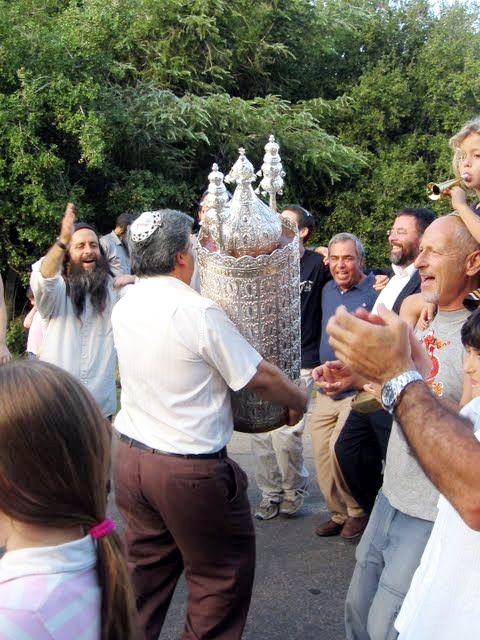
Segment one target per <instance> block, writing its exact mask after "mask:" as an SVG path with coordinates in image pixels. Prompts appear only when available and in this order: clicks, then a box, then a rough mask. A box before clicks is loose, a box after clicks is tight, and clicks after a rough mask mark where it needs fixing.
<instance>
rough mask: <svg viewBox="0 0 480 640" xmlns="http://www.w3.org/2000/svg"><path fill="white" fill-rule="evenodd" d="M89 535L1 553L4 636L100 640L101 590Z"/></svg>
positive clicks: (4, 639) (0, 625)
mask: <svg viewBox="0 0 480 640" xmlns="http://www.w3.org/2000/svg"><path fill="white" fill-rule="evenodd" d="M95 564H96V551H95V543H94V541H93V540H92V538H91V537H90V536H85V537H84V538H81V539H80V540H75V541H74V542H68V543H66V544H61V545H56V546H53V547H37V548H28V549H18V550H15V551H8V552H7V553H5V555H4V556H3V557H2V558H1V559H0V640H73V639H74V640H99V638H100V604H101V592H100V587H99V585H98V580H97V575H96V569H95Z"/></svg>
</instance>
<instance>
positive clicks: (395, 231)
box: [387, 229, 408, 238]
mask: <svg viewBox="0 0 480 640" xmlns="http://www.w3.org/2000/svg"><path fill="white" fill-rule="evenodd" d="M407 233H408V231H407V230H406V229H389V230H388V231H387V238H388V236H391V235H393V234H395V235H397V236H406V235H407Z"/></svg>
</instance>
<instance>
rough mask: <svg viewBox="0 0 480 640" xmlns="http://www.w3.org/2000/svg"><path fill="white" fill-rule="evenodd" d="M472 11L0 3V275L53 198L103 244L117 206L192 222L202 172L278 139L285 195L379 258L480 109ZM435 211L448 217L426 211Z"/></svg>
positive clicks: (19, 256)
mask: <svg viewBox="0 0 480 640" xmlns="http://www.w3.org/2000/svg"><path fill="white" fill-rule="evenodd" d="M477 16H478V10H477V7H476V5H475V4H474V3H473V2H467V3H465V2H462V3H460V2H458V3H457V4H454V5H453V6H445V7H443V8H442V10H441V11H440V13H438V14H436V13H434V12H433V11H432V9H431V8H430V6H429V4H428V2H427V0H404V1H400V2H392V1H390V2H388V1H387V0H353V1H350V0H323V2H320V1H317V2H312V1H311V0H260V1H259V2H255V3H251V2H247V1H246V0H228V2H227V1H226V0H190V1H189V2H186V1H184V0H162V2H158V0H111V1H110V2H108V3H106V2H104V1H103V0H102V1H101V0H55V1H53V0H17V1H16V2H12V1H11V0H0V65H1V66H0V68H1V70H2V73H1V74H0V220H1V224H2V230H3V233H2V234H1V235H0V256H1V258H0V270H1V271H3V272H4V273H5V271H6V267H7V265H8V266H9V267H10V269H13V270H14V271H15V272H16V273H17V274H18V275H19V276H20V277H22V278H23V279H24V281H25V279H26V276H27V272H28V269H29V265H30V263H31V262H32V260H33V259H35V258H36V257H37V256H39V255H41V254H42V252H43V251H44V250H45V248H46V247H47V246H49V244H50V243H51V241H52V239H53V238H54V236H55V233H56V225H57V224H58V221H59V219H60V216H61V213H62V211H63V208H64V206H65V202H66V201H67V200H69V199H70V200H73V201H74V202H75V203H76V205H77V208H78V212H79V215H80V216H81V217H82V218H83V219H87V220H90V221H93V222H94V224H95V225H96V226H97V227H98V229H99V230H100V231H101V232H104V231H107V230H109V229H110V228H111V226H112V223H113V221H114V219H115V217H116V216H117V215H118V213H119V212H121V211H123V210H127V209H128V210H134V211H139V210H142V209H146V208H151V207H160V206H173V207H178V208H182V209H184V210H189V211H194V210H195V208H196V202H197V201H198V197H199V194H200V193H201V192H202V191H203V189H204V188H205V186H206V178H207V175H208V172H209V170H210V168H211V165H212V163H213V162H218V163H219V165H220V168H221V169H222V170H223V171H224V172H227V171H228V170H229V168H230V166H231V165H232V164H233V162H234V161H235V159H236V157H237V149H238V147H240V146H243V147H245V148H246V150H247V155H248V156H249V158H250V160H251V161H252V162H253V163H254V165H255V166H256V167H259V166H260V163H261V160H262V156H263V146H264V145H265V143H266V141H267V139H268V136H269V135H270V134H271V133H274V134H275V136H276V138H277V139H278V140H279V142H280V144H281V155H282V160H283V163H284V166H285V169H286V171H287V176H286V188H285V194H284V196H283V197H284V201H285V202H286V201H297V202H301V203H302V204H304V205H305V206H306V207H308V208H310V209H311V210H312V211H313V212H314V214H315V215H316V217H317V220H318V222H319V224H318V229H317V238H318V240H319V241H321V242H325V241H327V240H328V237H329V236H330V235H331V234H333V233H335V232H337V231H340V230H349V231H353V232H354V233H357V234H358V235H359V236H360V237H361V238H362V239H363V240H364V242H365V244H366V248H367V256H368V261H369V264H370V265H371V266H383V265H384V263H385V261H386V254H387V251H386V243H385V236H384V233H383V232H384V231H385V230H386V229H387V228H388V226H389V225H390V220H391V215H392V212H393V211H394V210H396V209H397V208H399V207H401V206H428V204H430V202H429V201H428V200H427V199H426V195H425V189H424V185H425V184H426V183H427V182H428V181H430V180H431V179H445V178H447V177H449V176H450V175H451V168H450V150H449V148H448V138H449V137H450V135H451V134H452V133H454V132H455V131H456V130H457V129H458V128H459V127H460V126H461V125H462V124H463V122H464V121H465V120H466V119H468V118H469V117H471V116H473V115H476V114H477V113H478V112H479V108H478V100H479V97H478V96H479V91H478V89H479V87H478V84H479V82H480V73H479V71H480V69H479V65H480V55H479V54H480V51H479V47H480V36H479V33H478V22H477ZM432 206H434V207H435V209H436V210H437V211H439V212H445V210H446V208H447V205H446V204H445V203H437V204H435V205H432Z"/></svg>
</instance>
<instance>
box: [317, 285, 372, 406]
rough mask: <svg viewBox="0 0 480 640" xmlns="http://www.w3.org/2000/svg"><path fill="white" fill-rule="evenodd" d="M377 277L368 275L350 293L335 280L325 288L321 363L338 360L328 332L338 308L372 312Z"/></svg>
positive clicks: (323, 293)
mask: <svg viewBox="0 0 480 640" xmlns="http://www.w3.org/2000/svg"><path fill="white" fill-rule="evenodd" d="M374 282H375V276H373V275H368V276H367V277H366V278H365V280H364V281H363V282H361V283H360V284H357V285H354V286H353V287H352V288H351V289H348V291H345V292H342V290H341V289H340V288H339V287H338V286H337V285H336V284H335V281H334V280H330V282H327V284H326V285H325V286H324V287H323V292H322V338H321V341H320V362H322V363H323V362H326V361H327V360H336V357H335V353H334V352H333V349H332V347H331V346H330V345H329V344H328V334H327V332H326V329H325V328H326V326H327V322H328V321H329V319H330V318H331V316H333V314H334V313H335V311H336V309H337V307H338V306H340V305H341V304H343V305H344V306H345V307H346V308H347V309H348V311H355V309H357V308H358V307H364V308H365V309H367V311H370V310H371V309H372V307H373V304H374V302H375V300H376V298H377V296H378V291H375V289H374V288H373V283H374ZM351 393H352V391H348V390H346V391H343V392H342V393H340V394H338V397H337V396H336V397H335V399H336V400H337V399H339V398H343V397H345V396H347V395H349V394H351Z"/></svg>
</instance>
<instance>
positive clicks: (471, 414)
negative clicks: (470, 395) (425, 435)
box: [395, 398, 480, 640]
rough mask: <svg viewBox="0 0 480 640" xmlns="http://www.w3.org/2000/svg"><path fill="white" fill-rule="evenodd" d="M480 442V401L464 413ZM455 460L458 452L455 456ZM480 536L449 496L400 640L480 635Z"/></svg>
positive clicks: (400, 623)
mask: <svg viewBox="0 0 480 640" xmlns="http://www.w3.org/2000/svg"><path fill="white" fill-rule="evenodd" d="M460 414H461V415H464V416H466V417H467V418H469V420H470V421H471V422H472V424H473V425H474V430H475V431H476V433H475V435H476V437H477V439H479V440H480V431H477V429H479V428H480V398H474V399H473V400H472V401H471V402H469V403H468V404H467V405H466V406H465V407H464V408H463V409H462V410H461V411H460ZM452 455H455V452H452ZM479 601H480V531H474V530H473V529H470V527H469V526H468V525H467V524H465V522H464V521H463V520H462V518H461V517H460V515H459V514H458V512H457V511H456V510H455V509H454V508H453V506H452V505H451V504H450V502H448V500H447V499H446V498H445V497H444V496H442V495H441V496H440V498H439V501H438V516H437V519H436V520H435V524H434V525H433V529H432V533H431V534H430V538H429V540H428V543H427V546H426V547H425V551H424V552H423V555H422V559H421V562H420V565H419V567H418V569H417V570H416V572H415V574H414V576H413V579H412V583H411V585H410V588H409V590H408V593H407V595H406V597H405V600H404V602H403V606H402V608H401V610H400V613H399V614H398V617H397V619H396V621H395V628H396V629H397V631H399V632H400V635H399V636H398V640H467V639H468V640H470V638H475V637H477V633H479V629H480V608H479V606H478V603H479Z"/></svg>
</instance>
